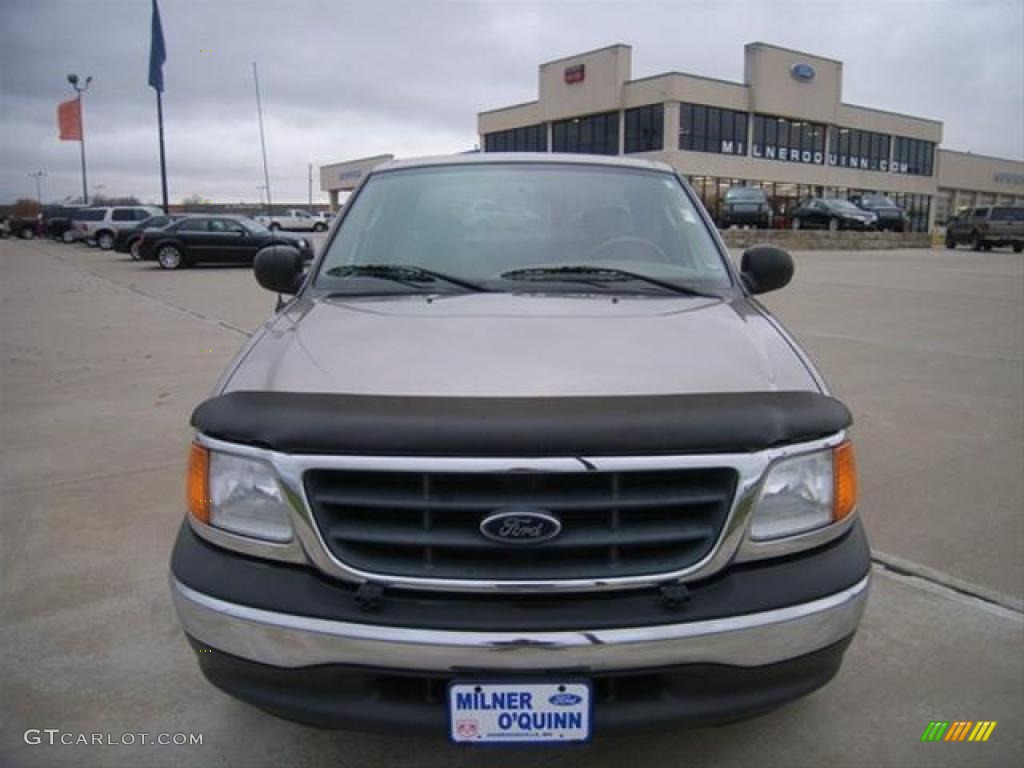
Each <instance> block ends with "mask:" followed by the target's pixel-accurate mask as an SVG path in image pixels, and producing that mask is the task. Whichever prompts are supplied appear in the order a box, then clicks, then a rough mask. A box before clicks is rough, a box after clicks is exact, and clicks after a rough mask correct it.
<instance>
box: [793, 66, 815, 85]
mask: <svg viewBox="0 0 1024 768" xmlns="http://www.w3.org/2000/svg"><path fill="white" fill-rule="evenodd" d="M789 74H791V75H792V76H793V79H794V80H799V81H800V82H801V83H809V82H811V80H813V79H814V67H812V66H811V65H810V64H808V63H807V62H804V61H801V62H800V63H798V64H794V65H793V66H792V67H790V68H789Z"/></svg>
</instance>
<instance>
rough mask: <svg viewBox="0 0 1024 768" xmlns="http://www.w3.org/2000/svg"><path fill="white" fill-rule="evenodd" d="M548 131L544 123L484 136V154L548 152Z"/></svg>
mask: <svg viewBox="0 0 1024 768" xmlns="http://www.w3.org/2000/svg"><path fill="white" fill-rule="evenodd" d="M547 151H548V131H547V126H546V125H545V124H544V123H538V124H537V125H525V126H523V127H521V128H510V129H509V130H507V131H495V132H494V133H486V134H484V152H547Z"/></svg>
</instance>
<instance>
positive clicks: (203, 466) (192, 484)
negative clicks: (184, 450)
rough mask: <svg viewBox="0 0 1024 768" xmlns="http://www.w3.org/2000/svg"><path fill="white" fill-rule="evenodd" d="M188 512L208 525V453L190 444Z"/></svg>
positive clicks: (196, 444) (204, 449)
mask: <svg viewBox="0 0 1024 768" xmlns="http://www.w3.org/2000/svg"><path fill="white" fill-rule="evenodd" d="M186 495H187V497H188V511H189V512H191V513H192V516H193V517H195V519H196V520H199V521H200V522H203V523H206V524H207V525H209V523H210V452H209V451H208V450H206V448H204V447H203V446H201V445H199V444H198V443H192V447H191V449H190V450H189V454H188V477H187V492H186Z"/></svg>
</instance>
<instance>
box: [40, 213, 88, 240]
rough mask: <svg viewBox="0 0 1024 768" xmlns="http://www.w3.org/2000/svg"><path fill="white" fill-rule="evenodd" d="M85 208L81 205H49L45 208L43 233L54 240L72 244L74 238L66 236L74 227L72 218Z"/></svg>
mask: <svg viewBox="0 0 1024 768" xmlns="http://www.w3.org/2000/svg"><path fill="white" fill-rule="evenodd" d="M83 207H84V206H81V205H48V206H45V207H44V208H43V231H44V232H45V234H46V236H47V237H52V238H53V239H54V240H66V241H67V242H70V241H71V240H72V239H73V237H71V236H67V237H66V236H65V233H67V232H68V231H70V230H71V229H72V227H73V226H74V224H73V222H72V217H73V216H74V215H75V214H76V213H77V212H78V211H80V210H81V209H82V208H83Z"/></svg>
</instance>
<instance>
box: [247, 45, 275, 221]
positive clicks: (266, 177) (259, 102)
mask: <svg viewBox="0 0 1024 768" xmlns="http://www.w3.org/2000/svg"><path fill="white" fill-rule="evenodd" d="M252 79H253V81H254V82H255V83H256V112H257V113H258V114H259V118H260V146H261V147H262V149H263V181H264V182H265V183H266V185H267V216H271V217H273V215H274V203H273V201H272V200H271V199H270V171H269V170H267V141H266V139H265V138H264V136H263V102H262V100H261V99H260V77H259V75H258V74H256V62H255V61H254V62H253V63H252Z"/></svg>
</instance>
